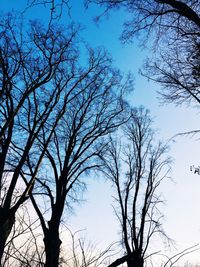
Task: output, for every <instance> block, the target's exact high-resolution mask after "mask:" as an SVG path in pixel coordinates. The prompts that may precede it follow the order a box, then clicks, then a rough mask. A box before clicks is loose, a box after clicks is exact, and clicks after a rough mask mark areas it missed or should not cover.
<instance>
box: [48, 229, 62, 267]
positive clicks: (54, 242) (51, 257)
mask: <svg viewBox="0 0 200 267" xmlns="http://www.w3.org/2000/svg"><path fill="white" fill-rule="evenodd" d="M44 244H45V254H46V261H45V265H44V267H58V266H59V255H60V245H61V240H60V238H59V234H58V233H55V232H53V231H50V230H48V233H47V234H46V236H45V238H44Z"/></svg>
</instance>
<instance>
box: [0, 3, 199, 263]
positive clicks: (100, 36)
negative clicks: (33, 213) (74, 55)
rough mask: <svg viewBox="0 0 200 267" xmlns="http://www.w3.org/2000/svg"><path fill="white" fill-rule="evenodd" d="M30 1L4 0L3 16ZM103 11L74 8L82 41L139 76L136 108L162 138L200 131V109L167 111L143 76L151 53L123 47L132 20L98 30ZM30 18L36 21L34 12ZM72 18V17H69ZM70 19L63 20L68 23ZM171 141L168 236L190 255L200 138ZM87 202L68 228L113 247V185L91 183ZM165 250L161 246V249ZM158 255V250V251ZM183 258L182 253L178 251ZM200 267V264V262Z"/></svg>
mask: <svg viewBox="0 0 200 267" xmlns="http://www.w3.org/2000/svg"><path fill="white" fill-rule="evenodd" d="M25 2H26V1H24V0H1V1H0V3H1V5H0V7H1V10H2V11H9V10H11V9H12V8H13V9H14V10H19V11H20V10H22V9H23V3H25ZM44 12H45V9H42V8H39V7H37V8H35V12H33V11H31V16H34V17H36V18H38V19H43V20H44V19H45V16H46V15H45V13H44ZM100 12H101V11H100V10H99V8H98V7H96V6H92V7H90V8H89V9H87V10H84V8H83V3H82V1H81V0H79V1H76V4H73V8H72V10H71V17H72V19H74V20H75V21H77V22H79V23H81V24H83V27H84V30H83V32H82V34H81V36H82V37H83V38H84V39H85V41H87V42H88V43H89V44H90V45H91V46H92V47H97V46H105V48H106V49H107V50H108V51H109V53H110V54H111V55H112V57H113V59H114V65H115V66H116V67H118V68H120V69H121V71H122V72H124V73H127V72H128V71H131V72H133V74H134V77H135V88H134V92H133V93H132V94H131V95H130V97H129V98H130V99H129V100H130V102H131V104H132V105H133V106H138V105H144V106H145V107H147V108H149V109H150V111H151V115H152V116H153V118H154V128H155V129H158V131H159V138H161V139H164V140H169V139H171V138H172V137H173V136H174V135H176V134H177V133H180V132H186V131H190V130H194V129H195V130H196V129H198V128H199V116H200V114H199V109H198V108H197V107H196V106H194V107H188V106H183V107H175V106H174V105H172V104H170V105H167V104H165V105H163V104H161V103H160V102H159V100H158V94H157V92H156V91H157V90H158V89H159V85H156V84H154V83H152V82H148V81H147V79H146V78H144V77H142V76H141V75H139V74H138V70H139V68H142V64H143V62H144V60H145V58H146V57H147V56H148V55H150V56H151V51H150V50H148V49H144V48H143V49H142V48H141V47H139V45H138V41H137V40H136V41H135V42H134V44H127V45H125V44H122V43H121V42H120V40H119V37H120V33H121V31H122V24H123V21H124V19H125V16H126V14H125V13H123V12H121V11H118V12H117V13H116V12H115V13H114V12H113V13H111V14H110V16H109V17H108V18H105V17H104V18H102V19H101V21H100V22H99V23H98V24H95V23H94V22H93V18H94V17H95V15H98V14H99V13H100ZM24 16H25V17H26V16H30V11H29V10H28V11H27V13H25V14H24ZM66 16H67V15H66ZM66 21H67V19H65V17H64V18H63V23H66ZM173 140H174V141H171V142H170V144H171V149H170V155H171V156H172V158H173V159H174V163H173V166H172V173H171V177H172V180H173V181H167V182H165V184H163V186H162V187H161V190H162V192H163V195H164V198H165V200H166V203H165V205H164V206H163V210H162V211H163V214H164V215H165V219H164V223H163V226H164V228H165V231H166V233H167V234H168V235H169V236H170V237H171V238H172V239H174V240H175V241H176V242H177V249H184V248H187V247H189V246H192V245H195V244H197V243H199V242H200V212H199V204H200V175H196V174H193V173H192V172H190V165H195V166H199V165H200V157H199V156H200V150H199V147H200V143H199V140H198V136H194V137H193V138H192V137H188V136H187V137H186V136H179V137H176V138H173ZM84 198H85V199H86V202H83V203H82V204H81V206H79V207H75V214H74V215H72V216H71V217H70V219H69V221H68V222H67V223H68V224H69V227H71V228H72V230H74V231H76V230H79V229H86V233H87V237H88V238H89V239H90V240H93V241H94V242H96V243H97V244H100V246H102V247H103V246H105V245H109V243H112V242H113V241H116V240H117V239H118V238H119V235H118V230H119V229H118V227H117V221H116V219H115V217H114V212H113V210H112V207H111V204H112V192H111V189H110V186H109V184H108V182H105V181H104V180H103V179H102V181H98V179H96V180H94V181H92V179H90V180H89V182H88V190H87V192H86V194H85V196H84ZM156 246H157V247H159V246H160V245H159V243H158V245H156ZM156 250H157V248H156ZM175 252H177V251H175ZM199 256H200V251H198V252H196V253H194V254H190V255H189V256H187V257H186V258H185V259H184V261H186V259H187V258H188V260H190V261H193V262H194V263H195V262H198V258H199ZM199 263H200V259H199Z"/></svg>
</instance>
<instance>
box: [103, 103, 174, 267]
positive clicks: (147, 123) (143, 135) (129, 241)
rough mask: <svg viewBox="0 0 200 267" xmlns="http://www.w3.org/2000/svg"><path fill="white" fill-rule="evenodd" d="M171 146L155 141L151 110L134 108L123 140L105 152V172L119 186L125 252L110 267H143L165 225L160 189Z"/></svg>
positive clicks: (118, 210) (117, 211)
mask: <svg viewBox="0 0 200 267" xmlns="http://www.w3.org/2000/svg"><path fill="white" fill-rule="evenodd" d="M166 151H167V147H166V146H165V145H162V143H161V142H159V143H158V144H157V145H156V144H155V141H154V132H153V131H152V129H151V119H150V117H149V114H148V111H147V110H145V109H143V108H139V109H135V110H133V111H132V113H131V116H130V119H129V121H128V122H127V124H126V125H125V126H124V127H123V132H122V137H121V141H120V140H113V139H111V141H110V143H109V146H108V148H107V153H106V154H104V155H102V156H101V159H102V161H103V163H104V169H103V173H104V174H105V175H106V176H107V177H108V179H109V180H110V181H111V182H112V185H113V187H114V189H115V195H114V200H115V202H116V203H115V207H116V208H115V214H116V216H117V218H118V220H119V225H120V230H121V243H122V246H123V249H124V256H122V257H121V258H118V259H117V260H116V261H114V262H113V263H111V264H110V265H109V267H115V266H118V265H120V264H122V263H124V262H126V263H127V266H128V267H133V266H136V267H139V266H140V267H141V266H143V265H144V262H145V259H146V258H147V257H148V248H149V245H150V244H151V240H152V238H153V237H154V235H156V234H163V235H164V236H166V235H165V233H164V231H163V229H162V224H161V219H162V215H161V213H160V212H159V204H160V203H161V202H162V200H161V196H160V195H159V193H158V189H159V186H160V183H161V182H162V180H163V179H165V178H166V177H167V174H168V171H169V164H170V158H169V157H166V156H165V154H166Z"/></svg>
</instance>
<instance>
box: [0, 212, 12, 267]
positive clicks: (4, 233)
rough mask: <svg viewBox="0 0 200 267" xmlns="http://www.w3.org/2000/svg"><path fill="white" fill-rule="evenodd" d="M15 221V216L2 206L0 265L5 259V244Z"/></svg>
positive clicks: (0, 219)
mask: <svg viewBox="0 0 200 267" xmlns="http://www.w3.org/2000/svg"><path fill="white" fill-rule="evenodd" d="M14 223H15V216H14V215H13V214H10V212H9V211H5V210H4V209H3V208H2V207H0V266H1V264H2V260H3V254H4V250H5V245H6V242H7V239H8V236H9V234H10V232H11V230H12V227H13V225H14Z"/></svg>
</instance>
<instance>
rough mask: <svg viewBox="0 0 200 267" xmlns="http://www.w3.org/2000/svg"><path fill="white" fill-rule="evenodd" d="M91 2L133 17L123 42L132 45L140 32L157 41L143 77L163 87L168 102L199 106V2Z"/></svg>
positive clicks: (163, 94)
mask: <svg viewBox="0 0 200 267" xmlns="http://www.w3.org/2000/svg"><path fill="white" fill-rule="evenodd" d="M90 2H93V3H98V4H100V5H102V6H104V7H105V9H106V11H109V10H112V9H117V8H124V9H125V10H126V11H127V12H128V13H129V14H130V20H129V21H125V23H124V30H123V33H122V37H121V38H122V40H123V41H124V42H129V41H133V40H134V39H133V38H134V37H135V34H136V33H139V32H140V31H143V36H144V34H145V33H146V34H147V38H148V37H149V35H150V36H151V38H150V40H152V39H154V40H155V41H156V43H155V44H156V45H155V47H154V52H155V53H156V54H155V53H154V54H155V56H153V58H152V59H151V60H148V61H147V63H146V66H145V68H146V70H145V71H143V73H144V74H145V75H146V76H147V77H148V78H149V79H152V80H154V81H156V82H158V83H159V84H161V85H162V89H161V90H160V93H161V95H162V97H163V99H164V100H165V101H167V102H174V103H176V104H182V103H188V102H189V103H190V104H191V103H195V104H199V32H200V30H199V29H200V5H199V1H196V0H189V1H174V0H154V1H130V0H119V1H118V0H117V1H112V0H105V1H101V0H97V1H90V0H89V1H86V3H90ZM152 37H153V38H152ZM145 40H146V39H145ZM158 41H159V42H158Z"/></svg>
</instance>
